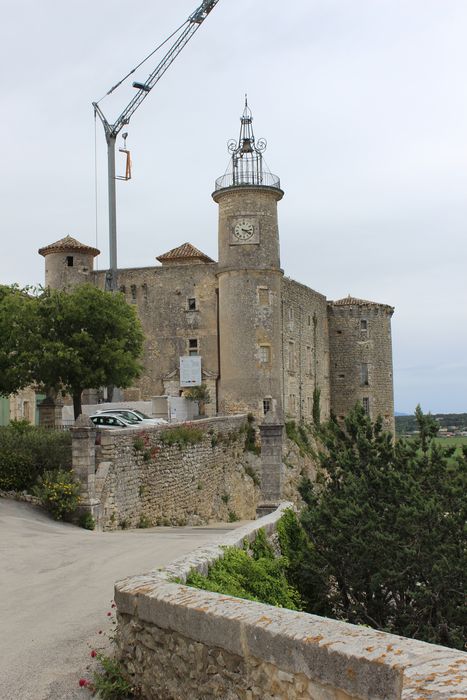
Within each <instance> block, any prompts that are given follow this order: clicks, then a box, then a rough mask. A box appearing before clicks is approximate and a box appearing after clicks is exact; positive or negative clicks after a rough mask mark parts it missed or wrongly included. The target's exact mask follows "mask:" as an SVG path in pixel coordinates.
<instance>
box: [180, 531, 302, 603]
mask: <svg viewBox="0 0 467 700" xmlns="http://www.w3.org/2000/svg"><path fill="white" fill-rule="evenodd" d="M260 532H261V531H260ZM286 567H287V561H286V559H285V558H284V557H278V558H275V557H274V554H273V551H272V549H271V548H270V547H269V545H267V542H266V538H265V536H264V532H263V533H262V535H260V534H258V536H257V538H256V540H255V542H254V543H253V545H252V556H249V554H248V552H247V551H245V549H238V548H237V547H226V548H225V551H224V557H223V558H222V559H219V560H218V561H216V562H215V563H214V564H213V565H212V566H211V567H210V569H209V573H208V576H202V575H201V574H199V573H198V572H196V571H192V572H191V573H190V574H189V576H188V578H187V581H186V582H187V585H188V586H194V587H195V588H201V589H203V590H206V591H214V592H216V593H224V594H226V595H233V596H236V597H237V598H246V599H247V600H255V601H258V602H262V603H268V604H269V605H275V606H278V607H283V608H291V609H292V610H299V609H300V596H299V595H298V593H297V591H296V590H295V589H294V588H293V587H292V586H291V585H290V584H289V583H287V580H286V577H285V570H286Z"/></svg>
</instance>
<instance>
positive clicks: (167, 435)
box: [159, 425, 204, 449]
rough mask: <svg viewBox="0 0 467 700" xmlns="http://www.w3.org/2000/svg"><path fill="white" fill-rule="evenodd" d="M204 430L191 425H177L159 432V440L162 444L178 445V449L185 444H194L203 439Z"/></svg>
mask: <svg viewBox="0 0 467 700" xmlns="http://www.w3.org/2000/svg"><path fill="white" fill-rule="evenodd" d="M203 435H204V432H203V431H202V430H200V429H199V428H193V427H192V426H191V425H178V426H177V427H176V428H168V429H167V430H164V431H163V432H162V433H161V434H160V437H159V439H160V441H161V442H162V443H164V445H178V446H179V447H180V449H182V448H183V447H186V446H187V445H196V444H197V443H198V442H201V440H202V439H203Z"/></svg>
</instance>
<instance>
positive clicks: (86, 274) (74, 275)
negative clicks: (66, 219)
mask: <svg viewBox="0 0 467 700" xmlns="http://www.w3.org/2000/svg"><path fill="white" fill-rule="evenodd" d="M38 253H39V255H43V256H44V258H45V286H46V287H51V288H52V289H67V288H71V287H76V286H77V285H79V284H84V283H85V282H90V281H91V274H92V272H93V266H94V258H95V257H96V256H97V255H99V253H100V251H99V250H97V248H92V247H91V246H88V245H85V244H84V243H80V242H79V241H77V240H76V239H75V238H72V237H71V236H65V238H61V239H60V240H59V241H56V242H55V243H51V244H50V245H47V246H45V247H43V248H39V250H38Z"/></svg>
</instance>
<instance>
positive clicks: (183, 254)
mask: <svg viewBox="0 0 467 700" xmlns="http://www.w3.org/2000/svg"><path fill="white" fill-rule="evenodd" d="M156 260H159V262H161V263H163V264H164V263H179V264H180V263H189V262H205V263H212V262H215V260H213V259H212V258H210V257H209V256H208V255H206V254H205V253H202V252H201V250H198V248H195V246H194V245H191V243H183V244H182V245H180V246H178V248H173V249H172V250H169V251H168V252H167V253H163V254H162V255H159V256H158V257H157V258H156Z"/></svg>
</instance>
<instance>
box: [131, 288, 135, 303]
mask: <svg viewBox="0 0 467 700" xmlns="http://www.w3.org/2000/svg"><path fill="white" fill-rule="evenodd" d="M131 301H136V284H132V285H131Z"/></svg>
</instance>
